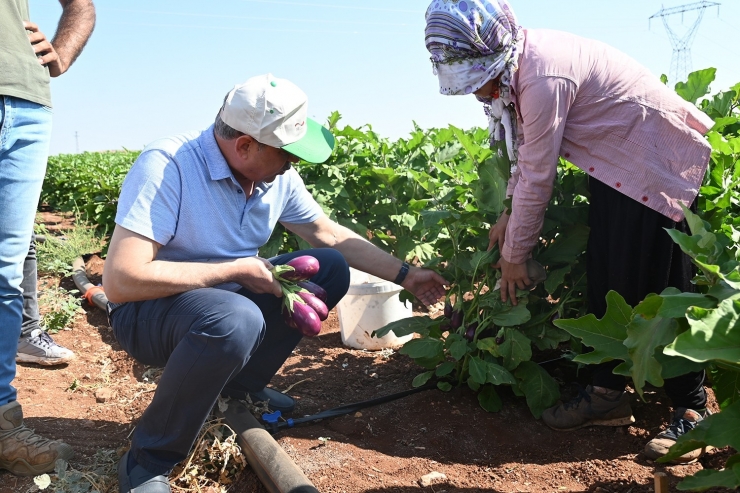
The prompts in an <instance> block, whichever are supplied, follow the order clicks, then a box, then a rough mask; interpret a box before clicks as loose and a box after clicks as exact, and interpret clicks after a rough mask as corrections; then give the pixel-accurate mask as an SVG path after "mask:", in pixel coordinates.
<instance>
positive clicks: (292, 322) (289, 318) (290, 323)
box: [282, 305, 298, 329]
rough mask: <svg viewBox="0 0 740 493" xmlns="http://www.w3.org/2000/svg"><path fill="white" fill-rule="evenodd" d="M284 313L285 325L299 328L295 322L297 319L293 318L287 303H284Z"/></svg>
mask: <svg viewBox="0 0 740 493" xmlns="http://www.w3.org/2000/svg"><path fill="white" fill-rule="evenodd" d="M282 315H283V322H285V325H287V326H288V327H291V328H293V329H297V328H298V326H297V325H296V323H295V320H293V316H292V315H291V314H290V310H289V309H288V307H287V306H285V305H283V310H282Z"/></svg>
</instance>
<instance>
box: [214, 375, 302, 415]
mask: <svg viewBox="0 0 740 493" xmlns="http://www.w3.org/2000/svg"><path fill="white" fill-rule="evenodd" d="M221 396H222V397H230V398H232V399H239V400H246V398H247V396H249V398H250V399H251V401H252V402H253V403H254V402H267V407H269V408H270V409H272V410H273V411H280V412H281V413H283V414H286V413H290V412H293V409H295V399H293V398H292V397H291V396H289V395H288V394H283V393H282V392H278V391H277V390H275V389H271V388H270V387H265V388H264V389H262V390H260V391H259V392H250V391H248V390H247V389H245V388H243V387H242V386H241V385H239V384H238V383H236V382H229V383H227V384H226V386H225V387H224V388H223V390H222V391H221Z"/></svg>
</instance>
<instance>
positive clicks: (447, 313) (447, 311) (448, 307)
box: [445, 301, 452, 318]
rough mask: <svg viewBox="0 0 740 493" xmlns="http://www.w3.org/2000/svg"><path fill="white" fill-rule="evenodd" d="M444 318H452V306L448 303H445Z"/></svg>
mask: <svg viewBox="0 0 740 493" xmlns="http://www.w3.org/2000/svg"><path fill="white" fill-rule="evenodd" d="M445 317H447V318H452V304H450V302H449V301H447V302H446V303H445Z"/></svg>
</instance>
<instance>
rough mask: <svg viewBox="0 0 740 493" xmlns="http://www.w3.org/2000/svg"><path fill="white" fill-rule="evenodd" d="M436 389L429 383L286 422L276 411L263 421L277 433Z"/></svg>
mask: <svg viewBox="0 0 740 493" xmlns="http://www.w3.org/2000/svg"><path fill="white" fill-rule="evenodd" d="M435 388H437V383H436V382H431V383H427V384H426V385H422V386H420V387H416V388H414V389H409V390H404V391H401V392H396V393H394V394H389V395H384V396H381V397H377V398H375V399H370V400H367V401H362V402H355V403H353V404H345V405H343V406H339V407H335V408H334V409H328V410H326V411H322V412H320V413H318V414H313V415H311V416H305V417H303V418H297V419H292V418H288V419H286V420H285V421H279V420H280V418H281V413H280V411H276V412H274V413H268V414H263V415H262V420H263V421H265V423H267V426H268V428H269V430H270V432H271V433H277V432H278V431H280V430H282V429H285V428H292V427H294V426H295V425H299V424H303V423H312V422H314V421H319V420H322V419H326V418H333V417H335V416H343V415H345V414H350V413H353V412H355V411H359V410H360V409H364V408H366V407H371V406H377V405H378V404H384V403H386V402H390V401H394V400H396V399H400V398H401V397H406V396H409V395H412V394H416V393H417V392H422V391H424V390H431V389H435Z"/></svg>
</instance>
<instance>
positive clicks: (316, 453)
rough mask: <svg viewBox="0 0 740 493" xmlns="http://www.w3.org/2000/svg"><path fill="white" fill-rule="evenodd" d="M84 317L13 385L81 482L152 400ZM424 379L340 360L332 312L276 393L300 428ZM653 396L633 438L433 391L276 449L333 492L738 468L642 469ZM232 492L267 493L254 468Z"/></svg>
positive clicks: (658, 420)
mask: <svg viewBox="0 0 740 493" xmlns="http://www.w3.org/2000/svg"><path fill="white" fill-rule="evenodd" d="M103 266H104V262H103V260H101V259H100V258H99V257H98V256H93V257H91V258H90V259H89V260H88V262H87V270H88V277H89V278H90V281H91V282H93V283H94V284H97V283H98V282H100V276H101V274H102V269H103ZM54 283H56V284H59V285H61V286H63V287H65V288H67V289H73V288H74V284H73V283H72V281H71V280H70V279H69V278H66V279H61V280H60V279H58V278H53V277H51V278H42V279H41V280H40V289H42V290H43V289H44V287H45V286H48V285H50V284H54ZM83 308H84V309H85V314H84V315H80V316H79V317H78V318H77V319H76V321H75V323H74V326H73V327H72V328H71V330H67V331H62V332H60V333H57V334H55V335H54V336H53V337H54V338H55V340H57V341H58V342H59V343H60V344H62V345H64V346H67V347H69V348H71V349H73V350H74V351H75V353H76V354H77V358H76V359H75V360H74V361H72V362H71V363H70V364H68V365H64V366H60V367H41V366H36V365H26V364H23V365H19V366H18V373H17V378H16V380H15V382H14V385H15V386H16V388H17V389H18V400H19V402H21V404H22V405H23V410H24V413H25V418H26V423H27V424H28V425H29V426H30V427H32V428H34V429H36V431H37V432H39V433H41V434H43V435H45V436H49V437H54V438H57V439H62V440H64V441H66V442H68V443H69V444H71V445H72V446H73V447H74V448H75V450H76V456H75V458H74V459H73V460H72V462H71V466H72V467H75V468H77V469H83V468H85V467H86V466H87V465H89V464H90V463H91V462H92V461H93V457H94V455H95V453H96V451H98V450H101V449H105V450H117V451H118V453H119V454H120V453H122V452H123V451H125V450H126V448H127V447H128V445H129V436H130V433H131V431H132V429H133V427H134V426H135V425H136V422H137V420H138V418H139V417H140V415H141V413H142V411H143V410H144V409H145V408H146V406H147V404H148V403H149V401H150V400H151V398H152V395H153V391H154V390H155V388H156V385H155V384H153V383H151V382H150V381H149V377H148V376H147V375H150V374H145V372H146V371H147V368H146V367H145V366H144V365H142V364H140V363H138V362H136V361H134V360H133V359H132V358H131V357H130V356H128V354H126V353H125V352H124V351H122V350H121V348H120V347H119V345H118V344H117V343H116V341H115V339H114V337H113V334H112V331H111V330H110V328H109V327H108V322H107V319H106V316H105V314H104V313H103V311H102V310H100V309H99V308H96V307H93V306H89V305H87V303H86V302H84V301H83ZM395 349H396V350H397V349H398V348H395ZM419 372H420V369H419V368H418V367H415V365H414V364H413V362H411V361H410V359H409V358H408V357H406V356H404V355H401V354H398V352H391V351H384V352H370V351H364V350H356V349H351V348H348V347H344V346H343V345H342V342H341V337H340V331H339V323H338V319H337V315H336V311H332V313H331V314H330V318H329V319H328V320H327V321H326V322H324V325H323V330H322V333H321V335H320V336H318V337H316V338H312V339H308V338H305V339H304V340H303V341H302V342H301V343H300V345H299V346H298V348H297V349H296V350H295V352H294V354H293V355H292V356H291V357H290V358H289V359H288V361H287V362H286V364H285V365H284V366H283V368H282V369H281V370H280V372H279V374H278V375H277V376H276V378H275V379H274V381H273V382H272V383H273V386H274V387H276V388H277V389H281V390H283V389H286V388H288V387H290V386H293V388H292V389H291V391H290V394H291V395H292V396H294V397H295V398H296V400H297V403H298V405H297V409H296V411H295V412H294V413H293V415H292V416H293V417H301V416H304V415H310V414H315V413H318V412H320V411H323V410H326V409H330V408H333V407H337V406H340V405H343V404H348V403H352V402H358V401H364V400H368V399H372V398H375V397H380V396H383V395H386V394H389V393H393V392H398V391H402V390H406V389H409V388H411V380H412V379H413V377H414V376H415V375H416V374H417V373H419ZM72 388H74V389H73V390H72ZM96 396H97V397H96ZM646 397H647V399H648V402H642V401H640V400H639V399H638V398H637V397H636V396H635V398H634V401H633V402H634V405H633V409H634V414H635V418H636V420H637V421H636V422H635V423H634V425H633V426H629V427H622V428H597V427H594V428H585V429H581V430H577V431H574V432H556V431H552V430H550V429H549V428H547V427H546V426H545V425H543V424H542V422H541V421H538V420H536V419H534V417H533V416H532V414H531V413H530V411H529V409H528V408H527V406H526V403H525V402H524V401H523V399H520V398H516V397H514V396H513V394H504V396H503V398H504V403H505V406H504V409H503V410H502V411H501V412H499V413H495V414H492V413H487V412H485V411H484V410H483V409H481V408H480V406H479V405H478V403H477V400H476V398H475V395H474V394H473V393H472V392H471V391H470V390H468V389H466V388H461V389H455V390H453V391H452V392H449V393H443V392H441V391H438V390H429V391H424V392H421V393H417V394H414V395H412V396H408V397H405V398H402V399H399V400H395V401H392V402H390V403H386V404H381V405H378V406H375V407H370V408H366V409H363V410H362V411H360V412H359V413H354V414H349V415H345V416H341V417H336V418H332V419H326V420H323V421H321V422H318V423H313V424H305V425H299V426H296V427H295V428H292V429H289V430H286V431H281V432H280V433H279V434H277V435H276V436H275V438H276V439H277V441H278V442H279V443H280V445H281V446H282V447H283V449H284V450H285V451H286V452H287V453H288V454H289V455H290V457H291V458H292V459H293V461H294V462H295V463H296V464H297V465H298V466H299V467H300V468H301V469H302V470H303V471H304V472H305V474H306V475H307V476H308V478H309V479H310V480H311V481H312V482H313V484H314V485H315V486H316V487H317V488H318V489H319V491H322V492H326V493H359V492H368V493H370V492H373V493H381V492H401V493H406V492H417V491H425V492H430V493H431V492H434V493H442V492H447V493H453V492H539V491H549V492H577V491H591V492H600V493H604V492H620V493H643V492H649V491H653V476H654V473H656V472H665V473H666V474H667V475H668V478H669V481H670V488H671V490H672V491H673V490H675V487H676V484H677V483H678V482H679V481H680V479H681V478H683V477H684V476H687V475H691V474H693V473H695V472H696V471H699V470H701V469H702V468H705V467H707V468H717V467H720V466H721V465H722V464H723V463H724V461H725V460H726V459H727V457H729V455H730V454H731V451H730V450H716V451H712V452H710V453H709V454H708V455H707V456H705V457H704V458H702V459H701V460H700V461H699V462H697V463H695V464H691V465H682V466H664V465H661V464H657V463H654V462H652V461H650V460H647V459H646V458H645V457H644V455H643V454H642V449H643V446H644V444H645V442H646V441H647V440H649V439H650V437H652V436H654V435H655V434H657V433H658V432H659V431H660V430H661V429H663V428H664V427H665V425H666V419H667V418H668V416H669V412H670V408H669V403H668V402H667V401H666V399H665V398H664V394H663V393H662V391H661V390H660V389H648V392H647V394H646ZM711 405H712V406H715V403H714V402H713V401H712V402H711ZM715 410H716V409H715ZM320 437H321V438H322V440H319V438H320ZM326 439H328V440H326ZM432 472H438V473H442V474H443V475H444V478H442V479H439V480H437V481H436V482H435V483H434V484H432V485H431V486H426V487H423V486H421V484H420V480H421V478H422V477H423V476H425V475H428V474H430V473H432ZM34 488H35V486H34V483H33V481H32V478H18V477H15V476H12V475H10V474H9V473H7V472H5V471H2V472H0V493H11V492H26V491H34ZM229 491H233V492H257V493H262V492H266V491H267V490H266V489H265V488H264V487H263V486H262V485H261V484H260V483H259V481H258V479H257V477H256V475H255V474H254V473H253V472H252V471H251V470H250V469H249V468H247V469H246V470H245V471H243V472H242V473H241V474H240V476H239V478H238V479H237V481H236V482H235V483H233V484H232V485H230V487H229ZM717 491H720V490H717Z"/></svg>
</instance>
